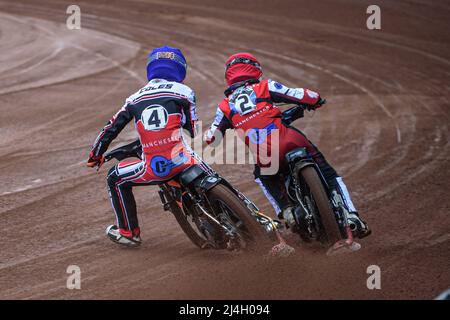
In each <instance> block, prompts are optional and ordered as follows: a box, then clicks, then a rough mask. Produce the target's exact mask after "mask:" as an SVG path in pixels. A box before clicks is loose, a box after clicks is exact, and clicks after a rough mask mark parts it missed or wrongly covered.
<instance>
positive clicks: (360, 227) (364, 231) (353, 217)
mask: <svg viewBox="0 0 450 320" xmlns="http://www.w3.org/2000/svg"><path fill="white" fill-rule="evenodd" d="M348 224H349V225H350V228H351V229H352V232H353V235H354V236H355V237H358V238H360V239H362V238H365V237H367V236H368V235H370V234H371V233H372V231H371V230H370V229H369V226H368V225H367V223H365V222H364V221H363V220H361V218H360V217H359V215H358V213H357V212H349V214H348Z"/></svg>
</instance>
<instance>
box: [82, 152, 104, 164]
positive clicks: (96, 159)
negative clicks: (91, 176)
mask: <svg viewBox="0 0 450 320" xmlns="http://www.w3.org/2000/svg"><path fill="white" fill-rule="evenodd" d="M103 162H105V157H104V156H96V155H94V153H93V151H91V152H90V153H89V159H88V161H87V164H86V165H87V166H88V167H89V168H94V167H97V166H98V167H99V168H100V167H101V166H102V164H103Z"/></svg>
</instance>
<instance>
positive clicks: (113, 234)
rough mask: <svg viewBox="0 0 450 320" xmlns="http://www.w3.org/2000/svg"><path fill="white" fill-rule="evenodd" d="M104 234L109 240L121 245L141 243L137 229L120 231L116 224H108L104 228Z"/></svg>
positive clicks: (135, 245)
mask: <svg viewBox="0 0 450 320" xmlns="http://www.w3.org/2000/svg"><path fill="white" fill-rule="evenodd" d="M123 233H129V235H125V234H123ZM133 233H135V234H133ZM106 235H107V236H108V238H109V239H110V240H111V241H114V242H115V243H118V244H121V245H123V246H127V247H137V246H139V245H140V244H141V237H140V235H139V231H137V232H131V231H126V232H120V230H119V228H118V227H117V226H115V225H110V226H109V227H108V228H106Z"/></svg>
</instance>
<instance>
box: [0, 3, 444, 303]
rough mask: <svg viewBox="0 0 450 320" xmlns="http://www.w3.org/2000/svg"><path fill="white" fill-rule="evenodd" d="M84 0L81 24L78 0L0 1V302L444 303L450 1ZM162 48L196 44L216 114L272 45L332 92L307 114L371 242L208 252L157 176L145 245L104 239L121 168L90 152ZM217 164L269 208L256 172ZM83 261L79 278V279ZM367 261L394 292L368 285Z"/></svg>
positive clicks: (143, 209)
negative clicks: (190, 233)
mask: <svg viewBox="0 0 450 320" xmlns="http://www.w3.org/2000/svg"><path fill="white" fill-rule="evenodd" d="M216 2H218V1H214V3H216ZM77 3H78V4H79V5H80V7H81V11H82V20H81V22H82V28H83V29H82V30H73V31H70V30H67V29H66V28H65V20H66V18H67V15H66V13H65V12H66V8H67V6H68V5H69V4H70V3H68V2H67V3H66V2H64V1H49V0H44V1H42V0H41V1H13V2H12V1H0V71H1V72H0V102H1V105H0V108H1V116H0V137H1V139H0V157H1V161H0V177H1V182H2V183H1V184H0V217H1V227H0V239H1V249H0V298H1V299H17V298H20V299H29V298H33V299H40V298H51V299H56V298H64V299H81V298H88V299H92V298H101V299H103V298H120V299H131V298H145V299H159V298H174V299H179V298H193V299H205V298H224V299H228V298H235V299H241V298H257V299H280V298H285V299H312V298H319V299H342V298H349V299H382V298H389V299H400V298H406V299H418V298H425V299H431V298H433V297H435V296H436V295H437V294H438V293H440V292H441V291H442V290H444V289H446V288H447V287H450V215H449V209H450V208H449V207H450V201H449V196H448V192H449V190H450V166H449V162H448V158H449V149H450V148H449V128H448V126H449V116H450V114H449V107H450V104H449V97H450V92H449V89H450V87H449V84H450V81H449V80H450V69H449V66H450V49H449V43H450V34H449V33H448V30H449V29H450V28H449V27H450V26H449V22H448V21H449V20H448V16H449V15H450V5H449V4H448V2H446V1H427V0H414V1H413V0H410V1H401V2H400V1H395V2H394V1H379V2H378V4H379V5H380V6H381V8H382V30H381V31H369V30H367V29H366V27H365V21H366V18H367V15H366V13H365V12H366V8H367V6H368V5H369V4H371V3H369V1H361V0H355V1H343V0H342V1H336V0H325V1H293V0H292V1H260V0H258V1H251V2H247V1H244V2H243V1H236V0H232V1H223V4H215V6H216V7H212V6H205V5H203V4H202V2H201V1H199V0H198V1H181V0H176V1H169V2H168V3H166V1H128V2H127V3H125V1H93V2H91V1H89V2H88V1H85V2H83V1H80V2H77ZM164 44H169V45H172V46H178V47H180V48H182V49H183V50H184V52H185V54H186V56H187V59H188V63H189V70H188V78H187V81H186V83H187V84H188V85H190V86H192V87H193V88H194V89H195V90H196V91H197V94H198V99H199V109H198V111H199V115H200V117H201V119H203V120H204V121H205V123H206V124H209V123H210V122H211V121H212V118H213V115H214V112H215V106H214V105H215V103H217V102H218V101H219V100H220V99H221V98H222V91H223V89H224V81H223V80H222V79H223V70H224V66H223V64H224V61H225V59H226V57H227V56H228V55H230V54H232V53H234V52H235V51H237V50H239V51H243V50H245V51H250V52H253V53H254V54H255V55H257V56H258V57H259V58H260V61H261V63H262V65H263V67H264V70H265V75H266V77H271V78H273V79H277V80H280V81H282V82H284V83H285V84H286V85H291V86H304V87H308V88H311V89H316V90H318V91H319V92H321V94H322V96H324V97H326V98H327V99H328V104H327V106H326V107H324V108H323V109H322V110H320V111H319V112H316V113H315V114H314V116H313V117H311V116H309V117H306V118H304V119H302V120H300V121H298V122H297V123H296V125H297V127H298V128H300V129H301V130H303V131H304V132H305V133H307V134H308V136H309V138H310V139H311V140H312V141H314V142H315V143H316V144H317V145H318V146H319V147H320V148H321V149H322V151H323V152H324V153H325V155H326V156H327V157H328V159H329V160H330V162H331V163H332V164H333V165H335V166H336V168H337V169H338V170H339V171H340V173H341V175H342V176H344V178H345V179H346V182H347V185H348V186H349V188H350V190H351V191H352V193H353V196H354V200H355V203H356V205H357V206H358V207H359V209H360V211H361V213H362V214H363V215H364V217H365V218H366V219H367V221H368V222H369V224H370V225H371V227H372V228H373V235H372V236H371V237H370V238H368V239H366V240H363V241H361V243H362V245H363V248H362V250H360V251H359V252H357V253H355V254H352V255H346V256H339V257H333V258H328V257H325V256H324V255H323V252H322V251H321V250H320V249H319V248H317V247H316V246H306V245H302V244H300V243H297V242H296V241H294V239H291V241H292V244H293V245H295V246H296V248H297V252H296V255H295V256H294V257H293V258H292V259H289V260H281V261H274V262H270V263H268V262H264V261H263V260H262V259H258V258H256V259H255V258H252V259H248V258H245V257H243V256H242V255H233V254H229V253H224V252H213V251H200V250H198V249H196V248H195V247H194V246H193V245H192V244H191V243H190V242H189V240H188V239H187V237H186V236H185V235H184V234H183V233H182V231H181V230H180V228H179V227H178V225H177V224H176V223H175V219H174V218H173V217H172V216H170V214H167V213H164V212H163V211H162V209H161V206H160V204H159V200H158V198H157V195H156V193H155V191H156V189H155V188H152V187H150V188H140V189H135V194H136V198H137V202H138V210H139V212H140V221H141V227H142V230H143V240H144V243H143V245H142V247H141V248H139V249H137V250H126V249H121V248H118V247H117V246H116V245H114V244H113V243H111V242H110V241H109V240H107V239H106V237H105V236H104V229H105V227H106V226H107V225H108V224H110V223H113V222H114V217H113V212H112V210H111V208H110V203H109V200H108V197H107V192H106V189H105V174H106V172H107V168H104V169H103V170H101V171H100V173H99V174H96V173H95V172H94V171H93V170H88V169H87V168H86V167H85V166H84V161H85V160H86V158H87V155H88V151H89V146H90V144H91V143H92V141H93V140H94V139H95V137H96V135H97V133H98V131H99V130H100V128H101V127H102V126H103V125H104V123H105V122H106V121H107V120H108V119H109V118H110V117H111V116H112V115H113V113H115V112H116V111H117V110H118V109H119V108H120V107H121V105H122V103H123V100H124V99H125V98H126V97H127V96H128V95H129V94H131V93H132V92H134V91H136V90H137V89H138V88H139V87H141V86H142V85H143V84H144V83H145V61H146V55H147V54H148V52H149V50H151V48H153V47H155V46H161V45H164ZM131 127H132V126H130V128H128V129H126V130H125V131H124V132H123V133H122V134H121V136H120V137H119V138H118V140H117V143H113V145H112V146H114V145H117V144H119V143H123V142H127V141H130V139H132V137H133V136H134V132H133V128H131ZM215 168H216V169H217V170H218V171H219V172H220V173H221V174H222V175H224V176H225V177H227V178H229V179H230V181H231V182H232V183H233V184H234V185H235V186H236V187H238V188H239V189H240V190H242V191H243V192H245V193H246V194H247V195H248V196H249V197H250V198H252V199H253V200H254V201H255V202H256V203H257V204H258V205H259V206H260V207H261V208H262V209H264V211H266V212H272V211H271V208H270V206H269V205H268V203H267V201H266V200H265V198H264V196H263V195H262V193H261V192H260V190H259V189H258V188H257V185H256V184H254V183H253V181H252V175H251V167H250V166H226V165H224V166H215ZM69 265H78V266H80V268H81V271H82V289H81V290H68V289H67V288H66V279H67V276H68V275H67V274H66V268H67V267H68V266H69ZM369 265H378V266H380V268H381V271H382V289H381V290H368V289H367V287H366V279H367V277H368V275H367V274H366V268H367V267H368V266H369Z"/></svg>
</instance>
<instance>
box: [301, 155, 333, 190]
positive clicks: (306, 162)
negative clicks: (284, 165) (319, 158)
mask: <svg viewBox="0 0 450 320" xmlns="http://www.w3.org/2000/svg"><path fill="white" fill-rule="evenodd" d="M306 167H313V168H314V170H316V172H317V174H318V175H319V178H320V181H321V182H322V184H323V186H324V187H325V190H326V191H327V193H328V194H329V190H330V189H329V186H328V183H327V181H326V180H325V177H324V176H323V174H322V171H320V169H319V167H318V166H317V164H316V163H315V162H314V161H313V160H309V159H302V160H300V161H299V162H297V163H296V164H295V166H294V168H293V169H292V174H293V175H294V177H298V176H299V173H300V171H301V170H302V169H303V168H306Z"/></svg>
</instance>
